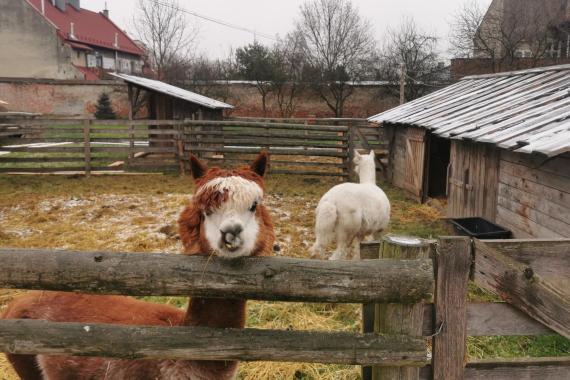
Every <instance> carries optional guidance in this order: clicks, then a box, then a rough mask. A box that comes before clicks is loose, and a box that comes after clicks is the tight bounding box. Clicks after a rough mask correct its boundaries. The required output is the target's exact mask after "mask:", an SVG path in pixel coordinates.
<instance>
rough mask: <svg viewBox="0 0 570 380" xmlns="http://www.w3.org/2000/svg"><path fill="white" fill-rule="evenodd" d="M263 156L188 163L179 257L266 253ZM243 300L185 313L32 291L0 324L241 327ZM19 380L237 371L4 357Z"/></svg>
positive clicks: (269, 235) (180, 363)
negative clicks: (190, 188) (230, 162)
mask: <svg viewBox="0 0 570 380" xmlns="http://www.w3.org/2000/svg"><path fill="white" fill-rule="evenodd" d="M267 162H268V156H267V154H265V153H262V154H260V155H259V156H258V157H257V159H256V160H255V161H254V162H253V164H252V165H251V167H244V168H240V169H236V170H229V171H228V170H222V169H219V168H213V169H209V170H208V168H207V167H206V166H205V165H204V164H203V163H201V162H200V161H199V160H198V159H197V158H195V157H192V158H191V166H192V175H193V176H194V179H195V182H196V191H195V194H194V196H193V197H192V200H191V201H190V204H189V205H188V206H187V207H186V209H185V210H184V211H183V212H182V214H181V216H180V219H179V220H178V224H179V228H180V236H181V239H182V242H183V245H184V252H185V253H186V254H188V255H204V254H214V255H218V256H223V257H235V256H262V255H268V254H269V253H270V252H271V248H272V246H273V241H274V238H275V236H274V233H273V225H272V222H271V218H270V216H269V213H268V212H267V209H266V208H265V207H264V206H263V205H262V204H261V201H262V198H263V195H264V191H265V189H264V185H263V175H264V174H265V170H266V167H267ZM245 315H246V301H245V300H230V299H209V298H192V299H191V301H190V304H189V305H188V309H187V311H186V312H183V311H181V310H178V309H176V308H173V307H170V306H166V305H157V304H152V303H147V302H142V301H138V300H135V299H133V298H130V297H120V296H96V295H83V294H72V293H61V292H31V293H29V294H27V295H25V296H22V297H20V298H18V299H16V300H14V301H13V302H12V303H11V304H10V305H9V306H8V309H7V310H6V311H5V313H4V315H3V316H2V318H3V319H43V320H49V321H53V322H80V323H112V324H124V325H155V326H209V327H228V328H229V327H233V328H243V327H244V326H245ZM8 359H9V361H10V363H11V364H12V365H13V367H14V369H15V370H16V372H17V373H18V374H19V375H20V377H21V378H22V379H23V380H32V379H44V380H64V379H65V380H72V379H73V380H83V379H93V380H95V379H97V380H99V379H115V380H118V379H125V380H131V379H132V380H135V379H136V380H141V379H143V380H144V379H148V380H151V379H152V380H155V379H161V380H166V379H169V380H179V379H187V380H190V379H191V380H198V379H199V380H225V379H233V378H234V377H235V375H236V372H237V365H238V363H237V362H234V361H191V360H115V359H107V358H89V357H74V356H47V355H8Z"/></svg>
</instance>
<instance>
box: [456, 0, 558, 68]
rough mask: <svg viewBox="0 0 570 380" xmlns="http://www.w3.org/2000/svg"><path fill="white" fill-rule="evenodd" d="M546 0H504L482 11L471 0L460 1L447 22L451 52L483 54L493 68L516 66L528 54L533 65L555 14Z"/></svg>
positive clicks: (544, 46) (545, 43) (544, 52)
mask: <svg viewBox="0 0 570 380" xmlns="http://www.w3.org/2000/svg"><path fill="white" fill-rule="evenodd" d="M549 3H550V2H549V1H546V2H544V3H543V2H540V1H528V0H518V1H509V0H506V1H505V2H504V4H503V6H502V7H493V5H492V6H491V8H489V10H488V11H487V12H486V13H485V12H484V11H483V10H482V9H481V8H480V7H479V5H478V4H477V2H475V1H474V0H470V1H468V2H465V3H463V4H462V6H461V7H460V8H459V10H458V11H457V12H456V15H455V17H454V20H453V22H452V23H451V25H450V29H451V35H450V43H451V47H452V53H453V54H454V55H455V56H456V57H462V58H463V57H464V58H472V57H473V58H485V59H487V60H488V61H489V64H490V66H491V67H492V69H493V71H500V70H502V69H512V68H516V67H517V65H516V61H517V59H518V58H529V59H530V60H531V62H532V64H531V66H535V65H536V64H537V62H538V61H539V60H540V59H542V58H545V57H546V55H547V50H548V47H549V34H550V31H551V29H552V28H554V27H555V26H556V20H557V18H558V15H556V14H555V12H554V11H553V8H551V7H549V6H547V5H548V4H549Z"/></svg>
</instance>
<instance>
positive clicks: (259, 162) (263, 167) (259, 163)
mask: <svg viewBox="0 0 570 380" xmlns="http://www.w3.org/2000/svg"><path fill="white" fill-rule="evenodd" d="M267 165H269V154H268V153H267V152H261V153H259V156H257V158H256V159H255V161H253V162H252V163H251V166H250V168H251V170H252V171H253V172H254V173H256V174H258V175H259V176H260V177H263V176H265V173H266V172H267Z"/></svg>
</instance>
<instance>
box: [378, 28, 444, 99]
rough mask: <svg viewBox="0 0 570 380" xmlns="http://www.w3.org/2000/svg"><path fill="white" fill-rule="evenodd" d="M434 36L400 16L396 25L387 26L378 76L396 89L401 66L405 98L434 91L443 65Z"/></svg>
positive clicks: (441, 73)
mask: <svg viewBox="0 0 570 380" xmlns="http://www.w3.org/2000/svg"><path fill="white" fill-rule="evenodd" d="M437 41H438V39H437V37H436V36H435V35H432V34H430V33H427V32H425V31H422V30H420V29H419V28H418V26H417V24H416V22H415V21H414V19H413V18H403V19H402V22H401V23H400V25H399V26H398V27H397V28H389V29H388V31H387V38H386V43H385V46H384V47H383V48H382V50H381V52H380V57H381V60H380V66H379V69H378V70H379V74H378V76H379V78H381V79H383V80H387V81H389V82H391V83H392V86H391V88H392V89H393V90H392V92H393V93H394V94H395V93H396V92H399V86H398V84H399V83H400V79H401V75H402V69H403V75H404V80H405V100H408V101H409V100H413V99H416V98H419V97H421V96H423V95H425V94H426V93H427V92H429V91H431V90H433V87H432V86H434V85H436V83H437V82H439V81H440V80H441V79H442V76H443V69H444V66H443V65H442V62H441V59H440V57H439V55H438V53H437V50H436V47H437Z"/></svg>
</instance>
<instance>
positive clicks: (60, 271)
mask: <svg viewBox="0 0 570 380" xmlns="http://www.w3.org/2000/svg"><path fill="white" fill-rule="evenodd" d="M0 262H1V263H2V265H1V266H0V288H12V289H42V290H58V291H81V292H89V293H99V294H125V295H137V296H142V295H156V296H158V295H160V296H189V295H192V296H201V297H224V298H247V299H259V300H280V301H307V302H340V303H364V302H404V303H414V302H417V301H419V300H422V299H429V298H430V297H431V295H432V292H433V284H434V279H433V266H432V262H431V260H428V259H426V260H403V261H399V260H370V261H362V262H344V261H322V260H306V259H294V258H273V257H259V258H256V257H245V258H236V259H223V258H217V257H212V258H210V259H208V257H206V256H186V255H169V254H139V253H103V252H64V251H60V252H57V251H45V250H11V249H0Z"/></svg>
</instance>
